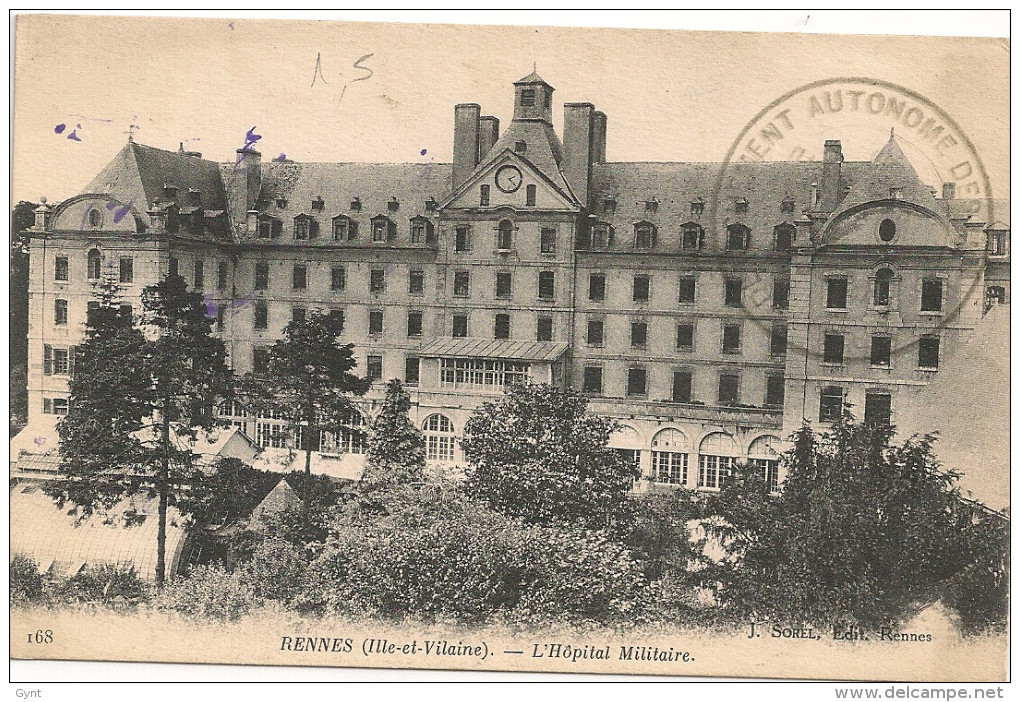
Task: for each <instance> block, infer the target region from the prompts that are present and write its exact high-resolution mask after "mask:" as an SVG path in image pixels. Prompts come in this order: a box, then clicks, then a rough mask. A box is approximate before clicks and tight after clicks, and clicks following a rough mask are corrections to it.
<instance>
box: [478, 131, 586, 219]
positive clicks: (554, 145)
mask: <svg viewBox="0 0 1020 702" xmlns="http://www.w3.org/2000/svg"><path fill="white" fill-rule="evenodd" d="M521 141H523V142H524V143H525V144H526V145H527V147H526V149H525V150H524V151H521V152H518V150H517V143H518V142H521ZM506 150H510V151H513V152H514V153H516V154H517V155H518V156H520V157H521V158H523V159H524V160H526V161H527V162H528V163H530V164H531V165H533V166H534V167H535V168H536V169H537V170H539V171H541V172H542V174H543V175H544V176H545V177H546V178H548V179H549V180H550V182H552V184H553V185H555V186H556V187H557V188H558V189H559V190H561V191H563V194H564V195H566V196H567V197H569V198H570V199H571V200H573V201H575V202H576V201H577V198H576V197H574V194H573V193H572V192H571V190H570V186H569V185H567V181H566V179H565V178H564V177H563V172H562V171H561V170H560V161H562V159H563V144H561V143H560V138H559V137H558V136H556V130H555V129H553V126H552V125H551V124H549V123H547V122H542V121H538V120H519V119H516V120H513V121H512V122H510V126H509V127H508V128H507V130H506V131H505V132H503V135H502V136H500V138H499V141H497V142H496V145H495V146H493V147H492V148H491V149H490V150H489V153H488V154H487V155H486V157H485V158H484V159H482V162H481V163H479V164H478V167H477V168H475V170H474V173H478V171H481V170H485V169H486V168H488V167H489V165H491V164H492V163H493V162H494V161H496V160H497V159H498V158H499V157H500V156H502V154H503V152H504V151H506ZM467 180H471V178H470V177H469V178H468V179H467ZM465 182H467V181H465Z"/></svg>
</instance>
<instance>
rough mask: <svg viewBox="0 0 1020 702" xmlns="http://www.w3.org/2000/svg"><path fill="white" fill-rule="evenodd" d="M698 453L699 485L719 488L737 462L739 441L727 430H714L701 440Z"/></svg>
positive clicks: (712, 488)
mask: <svg viewBox="0 0 1020 702" xmlns="http://www.w3.org/2000/svg"><path fill="white" fill-rule="evenodd" d="M698 454H699V455H698V487H700V488H708V489H710V490H718V489H719V488H720V487H722V485H723V483H724V482H725V480H726V479H727V478H728V477H729V475H730V471H731V470H732V469H733V464H734V463H735V462H736V456H737V442H736V441H734V440H733V437H732V436H730V435H729V434H727V433H725V432H721V431H717V432H713V433H711V434H709V435H708V436H706V437H705V438H704V439H702V440H701V445H700V446H699V447H698Z"/></svg>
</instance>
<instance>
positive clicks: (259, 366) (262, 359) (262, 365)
mask: <svg viewBox="0 0 1020 702" xmlns="http://www.w3.org/2000/svg"><path fill="white" fill-rule="evenodd" d="M268 365H269V347H268V346H256V347H254V348H253V349H252V350H251V366H252V370H253V371H254V372H256V373H261V372H263V371H265V370H266V367H267V366H268Z"/></svg>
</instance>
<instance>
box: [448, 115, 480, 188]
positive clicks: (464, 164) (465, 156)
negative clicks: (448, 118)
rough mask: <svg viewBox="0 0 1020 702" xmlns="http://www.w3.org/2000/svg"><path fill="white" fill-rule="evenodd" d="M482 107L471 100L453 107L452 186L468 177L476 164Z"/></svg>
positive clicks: (457, 184) (456, 185) (454, 186)
mask: <svg viewBox="0 0 1020 702" xmlns="http://www.w3.org/2000/svg"><path fill="white" fill-rule="evenodd" d="M481 113H482V108H481V107H479V106H478V105H477V104H475V103H473V102H469V103H463V104H460V105H457V106H456V107H454V108H453V188H454V189H455V190H456V189H457V188H458V187H460V184H461V183H463V182H464V181H465V180H467V179H468V176H470V175H471V174H472V173H473V172H474V170H475V166H477V165H478V151H479V138H478V137H479V133H478V131H479V119H480V117H481Z"/></svg>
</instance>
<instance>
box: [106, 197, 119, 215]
mask: <svg viewBox="0 0 1020 702" xmlns="http://www.w3.org/2000/svg"><path fill="white" fill-rule="evenodd" d="M116 207H117V203H116V202H114V201H113V200H110V201H109V202H107V203H106V209H108V210H110V211H111V212H113V210H114V209H115V208H116Z"/></svg>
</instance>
